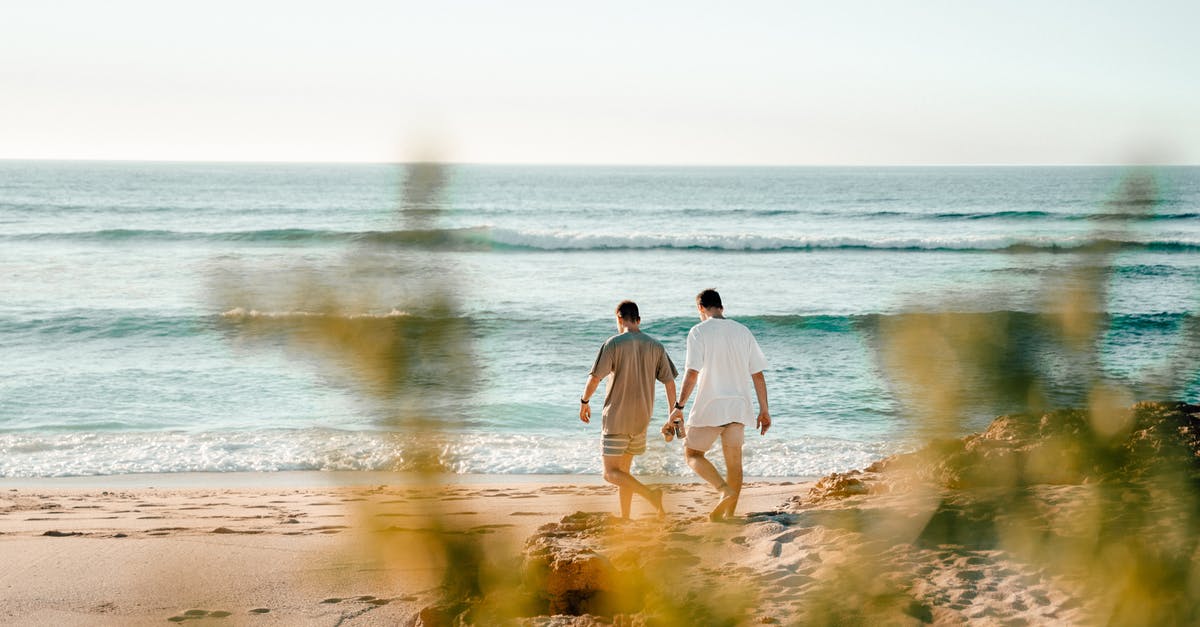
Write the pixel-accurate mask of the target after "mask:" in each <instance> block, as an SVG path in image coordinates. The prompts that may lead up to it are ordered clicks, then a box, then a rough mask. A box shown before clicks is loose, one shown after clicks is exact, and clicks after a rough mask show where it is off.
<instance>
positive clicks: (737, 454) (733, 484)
mask: <svg viewBox="0 0 1200 627" xmlns="http://www.w3.org/2000/svg"><path fill="white" fill-rule="evenodd" d="M721 452H722V453H724V454H725V474H727V475H728V476H729V479H728V482H727V483H728V484H729V489H730V492H731V493H732V494H733V496H732V498H731V499H729V506H728V509H727V510H726V511H725V512H723V515H725V516H732V515H733V511H734V510H735V509H737V502H738V497H740V496H741V495H742V445H741V444H738V445H730V446H726V445H725V441H724V440H722V441H721Z"/></svg>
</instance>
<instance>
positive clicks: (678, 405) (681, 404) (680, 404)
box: [675, 403, 683, 409]
mask: <svg viewBox="0 0 1200 627" xmlns="http://www.w3.org/2000/svg"><path fill="white" fill-rule="evenodd" d="M675 409H683V403H675Z"/></svg>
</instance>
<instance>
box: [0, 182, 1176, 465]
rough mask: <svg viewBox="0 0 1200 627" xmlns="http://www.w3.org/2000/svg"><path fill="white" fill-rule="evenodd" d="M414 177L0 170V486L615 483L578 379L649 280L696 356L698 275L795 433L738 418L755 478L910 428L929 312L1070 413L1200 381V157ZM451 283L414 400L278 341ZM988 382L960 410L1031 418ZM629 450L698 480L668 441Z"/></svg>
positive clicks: (652, 314)
mask: <svg viewBox="0 0 1200 627" xmlns="http://www.w3.org/2000/svg"><path fill="white" fill-rule="evenodd" d="M419 174H420V172H419V171H418V170H417V169H414V168H412V167H406V166H403V165H384V164H378V165H369V164H353V165H334V164H217V163H132V162H25V161H0V277H3V278H2V283H0V286H2V287H3V290H2V294H3V295H2V296H0V477H56V476H80V475H124V474H131V473H148V472H162V473H172V472H239V471H284V470H407V469H411V468H413V467H415V466H414V465H415V464H418V463H422V462H421V460H419V459H415V457H418V456H417V455H414V451H417V450H428V449H429V446H428V445H430V444H432V445H433V447H432V448H433V450H435V451H436V452H437V455H438V457H439V460H438V462H439V463H440V464H441V465H442V467H444V468H445V469H447V470H449V471H451V472H457V473H485V474H487V473H490V474H576V473H584V474H597V473H599V472H600V468H601V464H600V456H599V438H600V427H599V424H598V422H599V421H598V420H594V421H593V423H592V424H591V425H584V424H582V423H581V422H580V421H579V420H578V417H577V411H578V398H579V394H580V392H581V391H582V389H583V385H584V383H585V379H586V376H587V373H588V370H589V367H590V365H591V363H592V360H593V359H594V357H595V353H596V351H597V349H598V348H599V346H600V344H601V343H602V342H603V341H604V339H605V338H606V337H608V336H609V335H612V334H613V333H614V332H615V331H616V329H615V324H614V321H613V315H612V312H613V309H614V308H615V306H616V304H617V303H618V302H619V301H621V300H623V299H627V298H628V299H633V300H635V301H637V303H638V304H639V305H640V308H641V312H642V318H643V329H644V330H645V331H646V332H647V333H649V334H650V335H652V336H654V337H656V338H658V339H660V340H661V341H662V342H663V343H664V345H665V346H666V347H667V350H668V352H669V354H670V355H671V357H672V358H673V359H674V361H675V363H676V364H677V365H678V366H680V367H682V365H683V360H684V341H685V338H686V334H687V331H688V329H689V328H690V327H691V326H692V325H693V324H695V323H696V322H698V319H697V318H696V312H695V306H694V297H695V294H696V293H697V292H698V291H700V290H701V289H704V288H709V287H712V288H716V289H717V290H719V291H720V292H721V294H722V296H723V298H724V301H725V306H726V315H727V316H728V317H730V318H732V319H735V320H738V321H740V322H742V323H744V324H746V325H747V326H748V327H749V328H750V329H751V330H752V331H754V333H755V334H756V335H757V337H758V340H759V343H760V345H761V346H762V348H763V350H764V352H765V354H766V356H767V359H768V362H769V363H770V367H769V369H768V370H767V371H766V378H767V383H768V389H769V394H770V399H771V413H772V415H773V417H774V420H775V426H774V427H773V428H772V430H771V431H770V432H769V434H768V435H767V436H765V437H760V436H759V435H757V434H756V433H755V434H752V435H749V436H748V438H747V445H746V453H745V455H746V472H747V474H748V475H751V476H769V477H812V476H817V475H821V474H825V473H829V472H834V471H845V470H850V469H853V468H859V467H862V466H865V465H866V464H869V463H870V462H872V461H874V460H876V459H878V458H880V457H882V456H885V455H887V454H890V453H893V452H897V451H901V450H905V449H907V448H911V447H913V446H916V445H918V444H919V443H920V438H921V437H922V434H923V433H926V431H923V422H922V414H921V411H920V410H919V408H918V407H917V406H918V405H919V404H920V403H919V399H920V397H921V396H922V394H923V393H924V391H923V390H914V389H912V388H911V386H908V387H906V386H905V385H903V384H902V381H901V379H903V377H902V376H898V374H901V373H897V370H896V369H897V365H896V364H894V363H890V362H889V361H888V360H887V359H885V358H884V357H883V353H882V351H883V347H884V346H886V345H887V343H886V338H885V337H884V335H885V331H886V329H889V328H892V327H894V326H895V324H896V323H897V322H901V323H902V322H903V321H905V320H908V319H913V318H914V317H917V316H920V315H922V314H929V313H938V314H939V315H943V316H949V317H950V318H951V319H954V320H959V321H963V322H965V324H966V326H967V327H971V326H972V325H983V326H986V325H988V324H991V323H994V322H996V321H1001V322H1002V326H1003V327H1004V328H1005V329H1007V330H1008V332H1009V333H1011V334H1012V336H1013V337H1015V338H1017V341H1015V342H1014V345H1019V346H1020V347H1022V348H1021V349H1020V351H1021V356H1022V358H1023V359H1024V361H1021V363H1022V364H1025V365H1027V366H1028V365H1029V364H1032V365H1033V366H1032V367H1033V368H1034V369H1035V370H1038V372H1039V373H1040V376H1041V377H1042V380H1043V386H1042V389H1043V391H1044V392H1045V393H1046V396H1047V398H1048V399H1049V400H1050V401H1052V403H1053V404H1054V405H1055V406H1079V405H1083V404H1086V402H1087V399H1088V391H1089V389H1091V388H1092V387H1093V386H1094V385H1095V383H1096V382H1097V381H1101V380H1102V381H1104V382H1107V383H1108V384H1110V385H1115V386H1119V387H1121V388H1122V389H1125V390H1128V391H1129V394H1130V395H1131V398H1138V399H1147V400H1149V399H1160V398H1170V399H1174V400H1187V401H1190V402H1197V401H1200V363H1198V360H1200V334H1198V333H1197V332H1196V329H1197V322H1196V320H1197V314H1198V313H1200V219H1198V218H1200V168H1195V167H1159V168H1143V169H1138V170H1132V169H1129V168H1120V167H912V168H908V167H854V168H849V167H847V168H841V167H796V168H791V167H777V168H738V167H726V168H708V167H616V166H613V167H600V166H589V167H583V166H580V167H566V166H563V167H557V166H554V167H552V166H541V167H535V166H484V165H453V166H445V167H444V168H437V169H436V170H435V171H434V172H433V174H432V176H433V183H432V184H424V185H416V184H414V181H416V177H418V175H419ZM1130 180H1134V181H1136V182H1137V185H1134V186H1133V187H1130V185H1129V181H1130ZM1131 189H1132V190H1133V192H1130V190H1131ZM1097 242H1099V243H1097ZM1081 269H1082V270H1081ZM1081 276H1083V277H1091V279H1089V280H1092V281H1093V283H1091V284H1093V285H1096V286H1099V292H1098V293H1099V299H1098V301H1097V308H1098V310H1097V311H1095V312H1094V313H1095V314H1096V315H1097V316H1098V319H1099V320H1100V324H1101V329H1102V331H1101V333H1100V334H1099V335H1098V336H1097V337H1096V338H1094V341H1093V342H1092V343H1091V344H1090V345H1089V346H1088V347H1087V348H1088V349H1089V350H1092V351H1093V353H1092V354H1093V355H1094V359H1092V360H1091V361H1090V362H1089V366H1088V369H1086V371H1084V370H1080V369H1079V368H1075V367H1071V366H1070V365H1069V364H1070V363H1072V362H1071V359H1072V358H1071V356H1070V355H1064V354H1062V351H1061V350H1059V349H1058V348H1056V346H1055V345H1053V343H1048V342H1044V341H1040V340H1039V338H1042V339H1043V340H1044V337H1042V336H1043V335H1044V334H1045V330H1044V328H1043V327H1044V320H1045V319H1046V314H1047V312H1052V311H1053V310H1054V307H1055V306H1056V305H1054V303H1056V302H1059V301H1060V300H1061V299H1056V296H1058V295H1062V294H1070V293H1071V287H1072V281H1078V280H1082V279H1079V278H1078V277H1081ZM1097 277H1098V278H1097ZM313 286H322V287H321V288H320V289H318V290H314V287H313ZM330 294H334V295H335V296H336V299H337V300H338V302H340V303H341V304H342V305H343V307H342V308H341V309H339V311H338V313H336V314H334V313H330V311H328V309H327V308H325V309H323V308H322V307H325V306H326V305H327V304H328V301H329V296H330ZM439 299H441V300H439ZM443 301H444V303H443V305H442V307H443V308H442V309H441V311H443V312H444V313H445V315H448V316H451V317H453V318H454V319H455V320H456V321H457V322H456V324H455V326H454V329H455V333H457V334H459V335H461V336H462V337H457V336H456V337H457V339H455V340H454V342H455V343H454V345H453V349H454V355H453V356H452V357H453V359H447V360H444V361H443V362H438V363H436V364H433V365H434V366H436V367H435V368H433V371H430V370H429V369H428V368H425V369H422V368H424V367H425V366H429V364H428V363H426V364H425V365H424V366H422V365H420V364H418V365H417V366H413V367H412V368H410V370H408V371H405V373H406V374H405V376H406V377H408V379H411V380H412V381H417V380H418V379H419V380H420V383H421V385H420V386H416V385H415V384H413V385H406V386H402V388H401V389H402V390H407V392H406V393H407V394H409V395H412V394H417V393H418V392H417V391H419V390H428V391H430V392H429V393H428V394H426V395H424V396H422V397H421V398H418V399H416V400H414V399H413V398H410V397H406V396H405V394H399V395H396V394H393V395H390V396H388V395H383V396H381V395H379V394H374V393H371V392H370V391H368V390H366V389H364V386H363V385H362V384H361V381H359V380H358V379H356V378H355V375H354V372H353V368H354V364H352V363H342V362H339V361H338V359H336V358H332V357H330V356H329V355H328V354H322V351H320V350H317V349H314V348H313V347H311V346H307V345H305V344H304V342H303V341H300V340H299V339H298V338H299V337H300V336H298V335H297V334H295V333H291V332H289V329H290V328H293V327H296V326H297V325H302V324H303V323H304V322H305V321H310V320H311V319H312V318H314V317H317V318H320V317H323V316H325V317H328V316H343V317H346V318H349V319H357V318H356V317H361V318H363V319H368V320H374V321H377V322H378V321H382V322H380V323H381V324H385V325H386V324H398V325H403V324H405V320H406V319H409V318H410V317H412V316H414V315H416V314H414V311H415V309H414V308H417V309H419V308H421V307H426V306H428V305H429V304H430V303H434V304H436V303H439V302H443ZM264 328H266V329H267V331H266V332H261V330H262V329H264ZM1059 348H1061V347H1059ZM1010 349H1011V347H1010ZM1076 349H1078V347H1076ZM997 350H1000V349H997ZM1011 357H1012V355H1008V356H1007V357H1006V359H1007V361H1005V360H1000V361H1001V365H1003V364H1007V363H1011V362H1012V360H1011V359H1009V358H1011ZM343 361H344V360H343ZM437 368H442V369H443V370H445V371H443V372H440V373H439V372H437ZM964 376H965V375H964ZM971 376H977V377H978V376H979V373H972V374H971ZM1002 376H1003V373H1002ZM421 377H424V379H421ZM972 385H973V387H972V388H971V389H976V390H979V393H978V394H976V395H971V394H968V395H967V397H966V398H965V399H964V400H963V401H962V407H961V416H960V421H959V423H958V424H957V426H956V428H957V429H958V430H959V431H960V432H961V433H966V432H969V431H972V430H978V429H981V428H983V427H985V426H986V425H987V424H988V421H989V420H990V419H991V418H992V417H994V416H995V415H998V414H1002V413H1008V412H1015V411H1021V410H1022V409H1024V406H1023V404H1022V401H1021V399H1017V398H1009V397H1005V396H1004V395H996V394H992V393H990V392H989V393H985V391H990V390H993V388H994V387H995V386H992V385H990V382H988V381H982V380H981V381H975V382H974V383H973V384H972ZM659 395H660V396H659V400H658V405H657V409H658V413H659V416H658V417H656V418H655V420H654V422H653V423H652V432H653V431H654V430H655V429H656V428H657V424H658V423H659V422H661V419H662V418H663V417H665V411H666V403H665V401H664V400H663V398H662V392H661V388H659ZM597 398H598V397H597ZM417 401H419V402H417ZM597 405H599V403H597ZM414 406H417V407H418V408H419V411H420V412H421V413H422V416H423V417H424V420H423V421H421V422H420V423H419V424H418V423H415V422H413V421H411V420H409V419H407V418H405V416H406V415H408V414H411V413H412V412H413V411H414V409H413V408H414ZM597 413H598V412H597ZM597 418H598V416H597ZM961 433H960V434H961ZM635 472H638V473H643V474H656V475H667V476H685V475H688V474H689V472H690V471H689V470H688V469H687V467H686V465H685V464H684V463H683V458H682V453H681V450H680V448H679V443H678V442H672V443H667V442H664V441H662V439H661V438H658V437H655V436H654V435H653V433H652V437H651V440H650V447H649V450H648V452H647V454H646V455H645V456H643V457H641V458H639V459H638V461H637V462H636V464H635Z"/></svg>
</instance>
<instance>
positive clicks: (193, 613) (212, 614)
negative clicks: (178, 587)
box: [167, 610, 233, 623]
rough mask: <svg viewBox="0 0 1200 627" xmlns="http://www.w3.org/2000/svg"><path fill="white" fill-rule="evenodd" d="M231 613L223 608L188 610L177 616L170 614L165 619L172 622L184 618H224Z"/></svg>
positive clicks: (180, 620)
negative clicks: (170, 615)
mask: <svg viewBox="0 0 1200 627" xmlns="http://www.w3.org/2000/svg"><path fill="white" fill-rule="evenodd" d="M232 615H233V612H226V611H225V610H213V611H209V610H188V611H186V612H184V613H182V614H180V615H178V616H172V617H170V618H168V619H167V620H168V621H171V622H172V623H182V622H183V621H185V620H198V619H201V618H226V617H229V616H232Z"/></svg>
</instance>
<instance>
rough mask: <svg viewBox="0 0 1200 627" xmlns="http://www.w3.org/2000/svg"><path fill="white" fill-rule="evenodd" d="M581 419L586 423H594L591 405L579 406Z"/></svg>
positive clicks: (583, 404)
mask: <svg viewBox="0 0 1200 627" xmlns="http://www.w3.org/2000/svg"><path fill="white" fill-rule="evenodd" d="M579 419H580V420H582V421H584V422H585V423H590V422H591V421H592V406H591V405H588V404H587V403H580V404H579Z"/></svg>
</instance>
